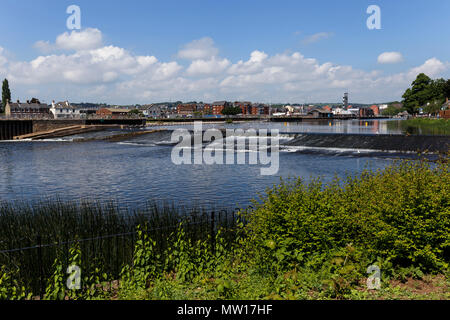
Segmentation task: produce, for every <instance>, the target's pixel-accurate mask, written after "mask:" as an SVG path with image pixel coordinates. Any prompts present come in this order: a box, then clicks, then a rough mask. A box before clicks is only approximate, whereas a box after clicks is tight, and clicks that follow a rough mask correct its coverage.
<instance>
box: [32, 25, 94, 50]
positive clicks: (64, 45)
mask: <svg viewBox="0 0 450 320" xmlns="http://www.w3.org/2000/svg"><path fill="white" fill-rule="evenodd" d="M102 44H103V35H102V32H101V31H100V30H98V29H95V28H87V29H84V30H81V31H77V30H73V31H72V32H70V33H69V32H64V33H63V34H60V35H59V36H58V37H57V38H56V41H55V43H54V44H52V43H50V41H42V40H41V41H38V42H36V43H35V44H34V47H35V48H36V49H38V50H40V51H41V52H43V53H48V52H51V51H54V50H75V51H80V50H90V49H97V48H100V47H101V46H102Z"/></svg>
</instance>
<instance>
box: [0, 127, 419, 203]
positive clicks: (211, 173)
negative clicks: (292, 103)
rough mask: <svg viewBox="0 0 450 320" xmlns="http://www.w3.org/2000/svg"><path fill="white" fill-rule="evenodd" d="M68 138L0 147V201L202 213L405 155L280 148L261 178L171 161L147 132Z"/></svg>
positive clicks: (254, 170) (161, 140)
mask: <svg viewBox="0 0 450 320" xmlns="http://www.w3.org/2000/svg"><path fill="white" fill-rule="evenodd" d="M210 127H218V128H243V129H249V128H255V129H257V128H268V129H278V130H279V131H280V132H283V133H290V132H291V133H292V132H296V133H298V132H318V133H329V132H331V133H353V134H355V133H364V134H382V133H393V134H398V133H401V132H399V131H398V130H397V129H395V128H394V129H389V128H392V126H389V128H388V126H387V121H383V120H377V121H334V122H325V123H321V124H317V123H309V124H308V123H267V122H256V123H243V124H229V125H224V124H221V125H217V124H216V125H213V124H209V125H206V124H205V125H204V129H206V128H210ZM150 128H151V127H150ZM158 128H160V127H158ZM168 128H169V129H175V128H192V126H181V125H180V126H176V127H168ZM147 129H148V128H147ZM96 134H97V135H98V133H96ZM102 134H108V132H107V133H102ZM88 137H89V136H88ZM72 139H73V137H69V138H64V139H60V140H57V141H36V142H2V143H0V200H2V201H14V200H20V201H31V202H33V201H39V200H43V199H53V198H55V197H58V198H60V199H62V200H80V199H88V200H98V201H110V200H114V201H117V203H119V204H120V205H122V206H127V207H131V208H141V207H143V206H144V205H145V204H146V203H148V202H149V201H157V202H160V203H166V204H173V205H175V206H192V205H195V206H201V207H206V208H209V207H214V208H236V207H246V206H248V205H250V204H251V200H252V199H254V198H257V196H258V193H263V192H264V191H265V190H266V188H268V187H272V186H273V185H274V184H277V183H279V182H280V178H283V179H289V178H295V177H302V178H304V179H306V180H309V179H311V178H314V177H318V176H321V177H323V179H324V180H325V181H329V180H330V179H332V178H333V177H334V176H335V175H337V176H338V177H344V176H345V175H347V174H352V175H354V174H358V173H360V172H361V171H362V170H364V169H373V170H376V169H381V168H384V167H386V166H388V165H389V164H391V163H392V162H393V161H394V160H395V159H398V158H402V157H411V155H401V154H395V153H382V152H376V151H373V152H360V150H343V149H342V150H335V149H333V148H330V149H328V150H319V151H318V150H292V149H288V148H286V149H283V148H281V150H280V153H279V170H278V172H277V173H276V174H274V175H261V170H260V169H261V167H267V166H263V165H259V164H256V165H255V164H248V163H247V164H240V165H238V164H228V165H227V164H224V165H219V164H213V165H207V164H195V165H194V164H193V165H188V164H182V165H177V164H174V163H173V161H172V160H171V154H172V150H173V145H172V144H170V143H168V141H167V136H165V137H162V136H158V135H154V134H150V135H143V136H139V137H136V138H130V139H127V140H125V141H120V142H110V141H90V142H72V141H71V140H72Z"/></svg>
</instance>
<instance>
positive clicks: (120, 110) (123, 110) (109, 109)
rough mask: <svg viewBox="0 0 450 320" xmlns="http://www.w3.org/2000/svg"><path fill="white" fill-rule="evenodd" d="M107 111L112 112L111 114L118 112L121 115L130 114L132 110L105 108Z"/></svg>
mask: <svg viewBox="0 0 450 320" xmlns="http://www.w3.org/2000/svg"><path fill="white" fill-rule="evenodd" d="M105 109H106V110H108V111H111V112H113V113H114V112H116V113H118V112H120V113H128V112H130V110H128V109H116V108H105Z"/></svg>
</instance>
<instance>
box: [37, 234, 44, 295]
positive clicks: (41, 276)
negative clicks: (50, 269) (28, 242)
mask: <svg viewBox="0 0 450 320" xmlns="http://www.w3.org/2000/svg"><path fill="white" fill-rule="evenodd" d="M37 244H38V247H37V249H38V264H39V297H40V299H41V300H42V299H43V298H44V291H45V289H44V269H43V265H42V237H41V235H40V234H39V235H38V236H37Z"/></svg>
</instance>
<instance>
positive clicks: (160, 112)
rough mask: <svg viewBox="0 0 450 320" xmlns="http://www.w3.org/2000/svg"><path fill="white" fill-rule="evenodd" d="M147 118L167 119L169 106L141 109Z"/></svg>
mask: <svg viewBox="0 0 450 320" xmlns="http://www.w3.org/2000/svg"><path fill="white" fill-rule="evenodd" d="M139 110H141V111H142V113H143V115H144V116H145V117H147V118H154V119H161V118H167V116H168V114H169V108H168V106H167V105H144V106H141V107H140V108H139Z"/></svg>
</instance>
